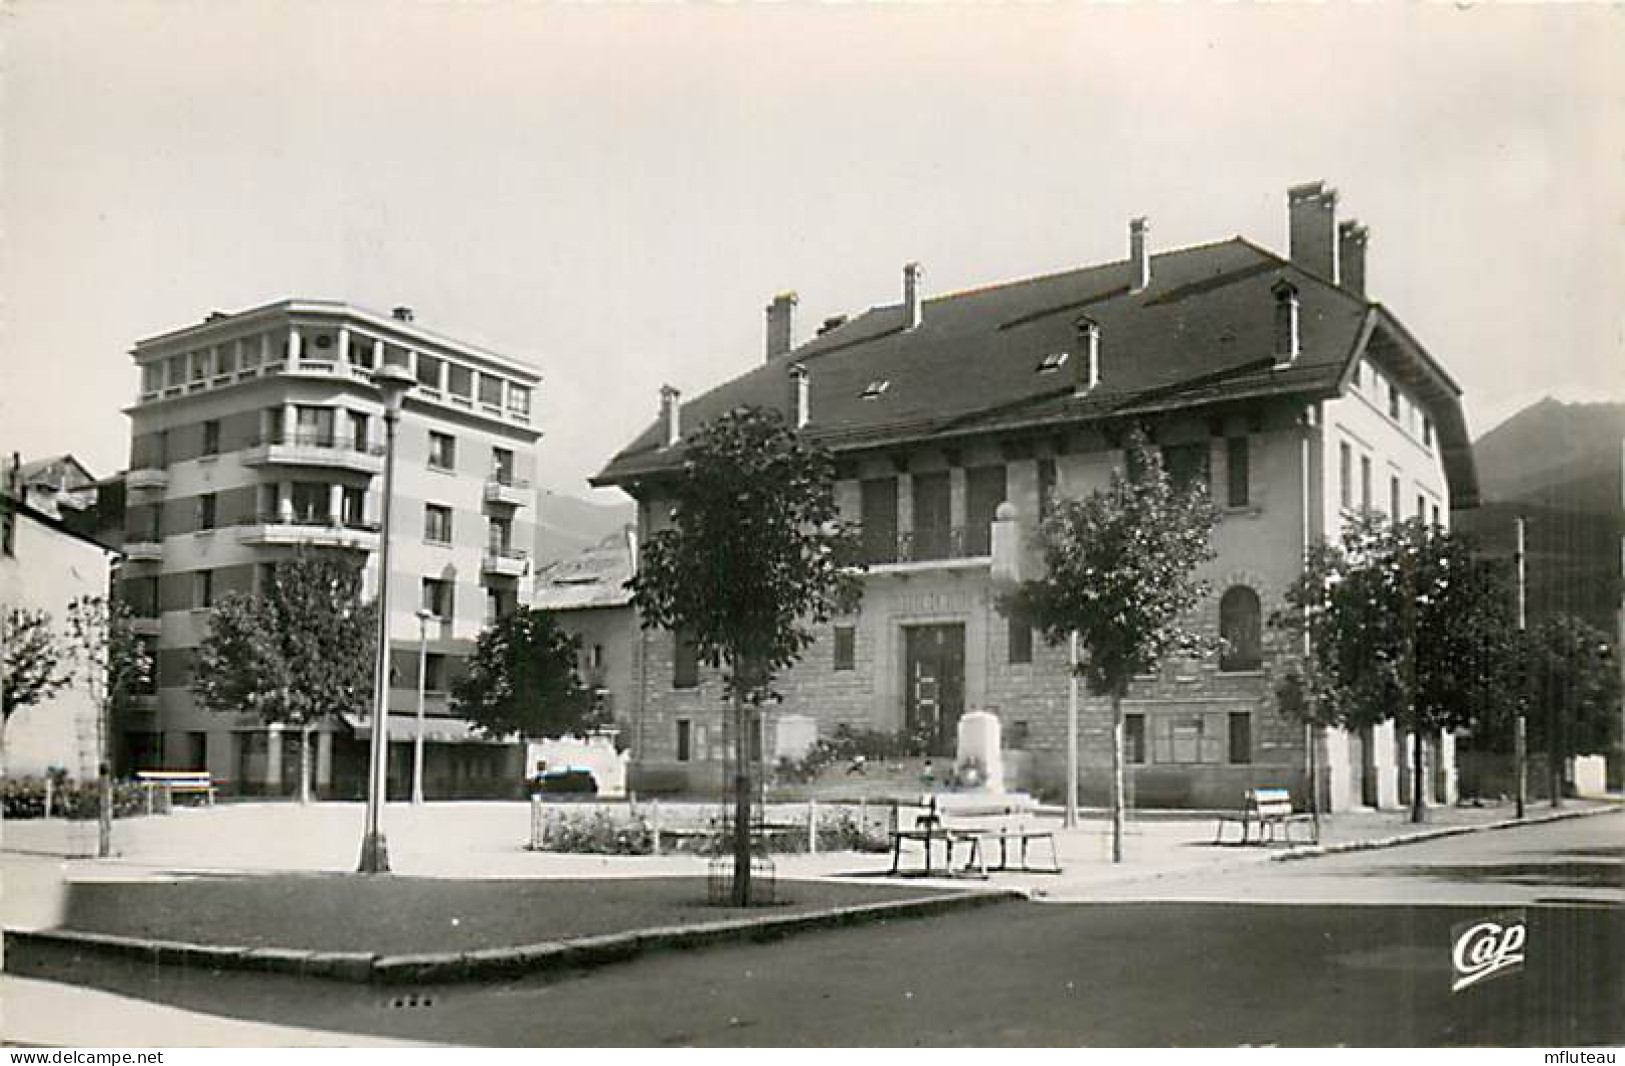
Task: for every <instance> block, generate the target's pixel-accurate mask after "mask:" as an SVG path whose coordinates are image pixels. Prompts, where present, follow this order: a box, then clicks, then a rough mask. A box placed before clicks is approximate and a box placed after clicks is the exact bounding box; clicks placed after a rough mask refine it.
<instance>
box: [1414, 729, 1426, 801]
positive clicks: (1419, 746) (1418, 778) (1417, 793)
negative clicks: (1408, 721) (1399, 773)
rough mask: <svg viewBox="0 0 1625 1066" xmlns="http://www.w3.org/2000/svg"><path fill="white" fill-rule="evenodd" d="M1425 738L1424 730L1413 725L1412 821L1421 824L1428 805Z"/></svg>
mask: <svg viewBox="0 0 1625 1066" xmlns="http://www.w3.org/2000/svg"><path fill="white" fill-rule="evenodd" d="M1423 746H1424V740H1423V737H1422V730H1421V729H1420V728H1419V727H1418V726H1415V725H1412V726H1411V821H1413V822H1416V823H1417V824H1420V823H1422V822H1425V821H1426V820H1427V807H1426V806H1425V805H1424V804H1423V802H1422V795H1423V793H1422V783H1423V778H1424V777H1425V776H1426V774H1425V773H1424V772H1423V769H1422V750H1423Z"/></svg>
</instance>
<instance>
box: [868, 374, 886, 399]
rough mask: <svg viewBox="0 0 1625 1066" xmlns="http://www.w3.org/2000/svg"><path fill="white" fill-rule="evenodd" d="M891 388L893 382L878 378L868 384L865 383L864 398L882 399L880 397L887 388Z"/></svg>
mask: <svg viewBox="0 0 1625 1066" xmlns="http://www.w3.org/2000/svg"><path fill="white" fill-rule="evenodd" d="M889 388H891V382H890V381H886V380H884V379H881V378H876V379H875V380H874V381H871V382H869V384H867V385H865V386H864V387H863V393H862V396H863V399H865V400H878V399H880V397H881V396H882V395H884V394H885V392H886V390H887V389H889Z"/></svg>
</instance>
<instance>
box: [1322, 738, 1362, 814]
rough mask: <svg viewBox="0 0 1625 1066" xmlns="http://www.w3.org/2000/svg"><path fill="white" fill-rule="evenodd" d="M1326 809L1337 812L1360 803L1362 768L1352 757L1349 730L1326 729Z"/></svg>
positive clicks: (1352, 807) (1349, 808)
mask: <svg viewBox="0 0 1625 1066" xmlns="http://www.w3.org/2000/svg"><path fill="white" fill-rule="evenodd" d="M1325 732H1326V810H1327V812H1328V813H1332V814H1336V813H1339V812H1342V811H1347V810H1353V809H1354V808H1356V807H1358V806H1359V805H1360V802H1359V801H1360V780H1359V774H1360V768H1359V767H1358V766H1355V765H1354V761H1353V759H1352V758H1351V757H1350V754H1351V753H1350V751H1349V748H1350V737H1349V733H1348V731H1347V730H1344V729H1335V728H1328V729H1327V730H1326V731H1325Z"/></svg>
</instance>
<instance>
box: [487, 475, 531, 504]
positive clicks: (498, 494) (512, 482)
mask: <svg viewBox="0 0 1625 1066" xmlns="http://www.w3.org/2000/svg"><path fill="white" fill-rule="evenodd" d="M529 500H530V482H528V481H525V480H524V479H523V478H516V477H514V476H513V475H512V474H507V475H504V474H502V473H500V472H499V473H495V474H492V475H491V477H490V478H488V479H487V480H486V482H485V502H486V503H503V504H507V505H509V506H510V507H523V506H524V505H525V504H526V503H528V502H529Z"/></svg>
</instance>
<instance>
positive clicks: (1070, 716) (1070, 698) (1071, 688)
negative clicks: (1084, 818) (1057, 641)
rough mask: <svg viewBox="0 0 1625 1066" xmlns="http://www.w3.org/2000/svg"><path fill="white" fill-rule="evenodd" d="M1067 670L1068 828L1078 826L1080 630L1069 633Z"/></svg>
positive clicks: (1066, 822)
mask: <svg viewBox="0 0 1625 1066" xmlns="http://www.w3.org/2000/svg"><path fill="white" fill-rule="evenodd" d="M1066 648H1067V664H1068V669H1067V672H1066V818H1065V820H1064V821H1063V822H1062V825H1064V826H1065V827H1066V828H1068V829H1076V828H1077V827H1078V658H1079V656H1078V631H1077V630H1076V629H1074V630H1073V631H1072V632H1071V633H1069V634H1067V641H1066Z"/></svg>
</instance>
